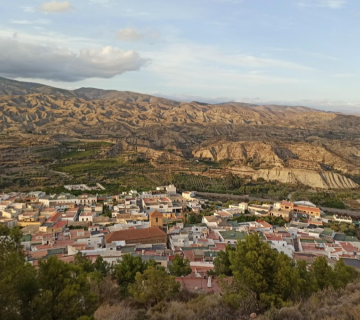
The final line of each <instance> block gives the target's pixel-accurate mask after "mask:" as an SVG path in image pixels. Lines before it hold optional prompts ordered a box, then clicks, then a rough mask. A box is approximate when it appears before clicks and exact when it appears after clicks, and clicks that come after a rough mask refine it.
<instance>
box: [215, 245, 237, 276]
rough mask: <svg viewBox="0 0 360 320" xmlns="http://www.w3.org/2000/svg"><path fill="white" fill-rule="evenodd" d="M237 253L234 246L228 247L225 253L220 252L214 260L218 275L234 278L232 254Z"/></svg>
mask: <svg viewBox="0 0 360 320" xmlns="http://www.w3.org/2000/svg"><path fill="white" fill-rule="evenodd" d="M231 251H235V248H234V247H232V246H229V245H228V246H226V249H225V251H218V253H217V256H216V258H215V259H214V271H215V274H216V275H218V276H219V275H225V276H232V270H231V263H230V252H231Z"/></svg>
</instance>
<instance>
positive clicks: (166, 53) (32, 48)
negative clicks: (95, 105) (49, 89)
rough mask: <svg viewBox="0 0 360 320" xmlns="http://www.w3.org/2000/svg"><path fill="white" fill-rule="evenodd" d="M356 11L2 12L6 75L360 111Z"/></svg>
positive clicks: (144, 6)
mask: <svg viewBox="0 0 360 320" xmlns="http://www.w3.org/2000/svg"><path fill="white" fill-rule="evenodd" d="M359 30H360V2H359V1H357V0H206V1H205V0H192V1H189V0H181V1H179V0H178V1H174V0H167V1H163V0H146V1H145V0H132V1H129V0H69V1H61V0H60V1H42V0H40V1H37V0H31V1H30V0H16V1H12V2H9V1H2V2H1V3H0V75H1V76H5V77H10V78H14V79H19V80H26V81H36V82H41V83H46V84H49V85H53V86H58V87H63V88H68V89H72V88H79V87H97V88H103V89H116V90H129V91H136V92H142V93H150V94H155V95H162V96H166V97H172V98H176V99H180V100H202V101H208V102H218V101H229V100H234V101H244V102H252V103H282V104H296V105H299V104H301V105H308V106H314V107H318V108H322V109H327V110H338V111H346V112H360V95H359V94H358V92H359V89H358V88H359V85H360V63H359V62H360V54H359V49H360V31H359Z"/></svg>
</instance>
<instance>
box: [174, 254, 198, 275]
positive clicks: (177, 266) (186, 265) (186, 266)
mask: <svg viewBox="0 0 360 320" xmlns="http://www.w3.org/2000/svg"><path fill="white" fill-rule="evenodd" d="M171 262H172V265H171V266H170V267H169V270H170V274H171V275H172V276H176V277H182V276H187V275H188V274H190V273H191V272H192V270H191V267H190V261H189V259H184V258H182V257H180V256H179V255H178V254H176V255H175V257H174V259H173V260H172V261H171Z"/></svg>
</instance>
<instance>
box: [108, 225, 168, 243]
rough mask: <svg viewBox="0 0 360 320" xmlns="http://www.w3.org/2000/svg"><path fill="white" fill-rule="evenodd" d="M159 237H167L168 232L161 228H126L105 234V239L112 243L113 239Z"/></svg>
mask: <svg viewBox="0 0 360 320" xmlns="http://www.w3.org/2000/svg"><path fill="white" fill-rule="evenodd" d="M158 237H166V233H165V232H164V231H162V230H161V229H159V228H143V229H126V230H119V231H114V232H112V233H109V234H107V235H105V241H106V243H111V242H113V241H127V240H128V241H129V240H143V239H151V238H158Z"/></svg>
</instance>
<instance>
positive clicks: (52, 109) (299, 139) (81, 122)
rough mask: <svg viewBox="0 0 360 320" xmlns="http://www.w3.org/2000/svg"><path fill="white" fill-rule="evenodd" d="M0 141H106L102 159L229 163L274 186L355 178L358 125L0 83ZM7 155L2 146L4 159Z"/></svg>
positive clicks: (285, 110)
mask: <svg viewBox="0 0 360 320" xmlns="http://www.w3.org/2000/svg"><path fill="white" fill-rule="evenodd" d="M0 134H1V135H3V136H4V137H7V138H9V137H11V136H13V135H15V136H18V135H19V134H23V135H25V134H26V135H32V136H33V137H34V138H35V139H37V140H38V141H40V140H43V138H41V137H46V139H47V140H48V141H49V143H50V144H52V143H56V142H57V141H63V140H66V139H73V138H77V139H84V138H86V139H94V140H106V141H111V142H113V143H115V145H114V147H113V148H112V149H111V150H110V151H109V152H108V154H107V155H108V156H109V155H111V156H117V155H119V153H121V152H123V151H126V150H132V151H136V152H139V153H141V154H147V155H150V157H154V158H155V160H159V159H160V160H161V161H167V160H169V161H170V160H171V161H181V160H182V159H189V158H194V157H195V158H199V159H207V160H214V161H221V160H229V161H230V162H231V163H230V165H231V166H232V167H241V166H248V167H250V166H251V168H252V169H255V170H259V169H266V170H270V172H269V173H263V174H262V173H261V172H260V173H257V177H262V178H264V179H272V178H274V179H275V178H276V174H274V173H273V172H271V170H273V169H274V168H277V169H287V170H290V171H291V170H295V169H296V170H300V169H302V170H310V171H312V172H316V173H317V174H319V173H322V172H327V171H335V173H340V174H347V175H351V176H354V175H360V117H356V116H349V115H345V114H336V113H327V112H323V111H318V110H315V109H311V108H306V107H302V106H299V107H289V106H276V105H250V104H243V103H237V102H229V103H222V104H207V103H200V102H189V103H187V102H178V101H174V100H169V99H164V98H159V97H154V96H150V95H145V94H139V93H133V92H121V91H115V90H100V89H92V88H81V89H77V90H74V91H68V90H63V89H57V88H52V87H49V86H44V85H41V84H34V83H24V82H18V81H13V80H8V79H4V78H0ZM5 140H6V139H5ZM5 140H3V141H5ZM10 140H11V139H10ZM9 147H10V148H11V145H9V144H7V143H6V142H4V144H3V145H2V148H6V150H7V154H8V151H9ZM169 150H170V151H171V152H169ZM0 152H1V151H0ZM0 155H1V154H0ZM292 172H293V171H292ZM279 176H280V175H279ZM280 180H282V178H281V179H280ZM310 180H311V179H310ZM328 180H329V181H330V180H334V179H328ZM335 180H336V181H345V180H344V179H343V180H342V178H340V179H335ZM335 180H334V181H335ZM297 181H298V182H299V183H301V179H297ZM320 185H322V183H316V186H320ZM325 185H326V186H327V188H343V187H344V188H345V187H349V186H351V187H355V186H356V185H355V184H352V183H351V182H350V181H346V182H345V183H344V184H342V183H340V182H339V183H335V184H334V183H325V184H324V186H325Z"/></svg>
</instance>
